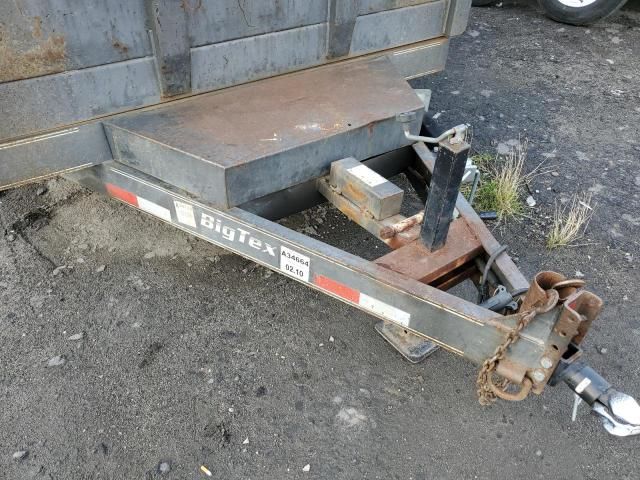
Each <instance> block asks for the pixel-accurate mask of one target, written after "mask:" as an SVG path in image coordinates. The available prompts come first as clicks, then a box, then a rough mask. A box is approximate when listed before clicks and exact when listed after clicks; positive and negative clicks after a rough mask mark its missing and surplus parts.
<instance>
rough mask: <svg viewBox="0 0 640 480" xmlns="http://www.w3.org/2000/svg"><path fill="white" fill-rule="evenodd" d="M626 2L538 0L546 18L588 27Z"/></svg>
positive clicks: (618, 0)
mask: <svg viewBox="0 0 640 480" xmlns="http://www.w3.org/2000/svg"><path fill="white" fill-rule="evenodd" d="M480 1H483V0H480ZM626 2H627V0H538V4H539V5H540V8H542V10H543V11H544V13H545V15H546V16H547V17H549V18H551V19H553V20H555V21H556V22H561V23H568V24H570V25H589V24H591V23H593V22H596V21H598V20H601V19H603V18H605V17H608V16H609V15H611V14H612V13H614V12H615V11H617V10H618V9H619V8H620V7H622V6H623V5H624V4H625V3H626Z"/></svg>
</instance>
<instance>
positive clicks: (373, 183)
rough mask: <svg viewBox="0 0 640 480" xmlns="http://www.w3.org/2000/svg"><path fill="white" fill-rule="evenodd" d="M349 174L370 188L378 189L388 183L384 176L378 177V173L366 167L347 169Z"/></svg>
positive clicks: (359, 166)
mask: <svg viewBox="0 0 640 480" xmlns="http://www.w3.org/2000/svg"><path fill="white" fill-rule="evenodd" d="M347 172H349V173H351V174H352V175H353V176H355V177H357V178H358V179H360V180H362V181H363V182H364V183H366V184H367V185H369V186H370V187H377V186H378V185H382V184H383V183H385V182H386V181H387V179H386V178H384V177H383V176H382V175H378V174H377V173H376V172H374V171H373V170H371V169H370V168H369V167H367V166H366V165H358V166H357V167H351V168H349V169H347Z"/></svg>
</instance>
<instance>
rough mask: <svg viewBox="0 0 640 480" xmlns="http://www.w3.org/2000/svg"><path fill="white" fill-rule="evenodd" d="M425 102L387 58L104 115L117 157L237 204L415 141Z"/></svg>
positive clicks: (213, 199)
mask: <svg viewBox="0 0 640 480" xmlns="http://www.w3.org/2000/svg"><path fill="white" fill-rule="evenodd" d="M423 109H424V106H423V104H422V102H421V100H420V99H419V98H418V96H417V95H416V94H415V93H414V92H413V90H412V89H411V87H410V86H409V84H408V83H407V82H406V81H405V80H404V79H403V78H402V76H401V75H400V74H398V73H397V72H396V70H395V68H394V66H393V65H392V64H391V62H390V61H389V60H387V59H386V58H377V59H366V60H358V61H353V62H346V63H341V64H335V65H329V66H324V67H319V68H316V69H312V70H307V71H304V72H300V73H295V74H289V75H284V76H281V77H275V78H270V79H267V80H261V81H258V82H254V83H252V84H248V85H242V86H239V87H233V88H230V89H227V90H223V91H220V92H215V93H209V94H204V95H199V96H196V97H191V98H189V99H185V100H183V101H178V102H174V103H172V104H171V105H168V106H164V107H158V108H154V109H151V110H145V111H144V112H133V113H131V114H125V115H123V116H119V117H118V118H116V119H113V120H109V121H107V122H105V123H104V125H105V130H106V132H107V135H108V137H109V141H110V144H111V148H112V152H113V155H114V157H115V159H116V160H117V161H119V162H122V163H125V164H127V165H129V166H131V167H133V168H135V169H137V170H139V171H142V172H144V173H146V174H148V175H151V176H153V177H156V178H158V179H160V180H163V181H165V182H167V183H169V184H172V185H175V186H177V187H180V188H182V189H184V190H186V191H187V192H190V193H192V194H194V195H196V196H197V197H199V198H201V199H203V200H205V201H208V202H210V203H211V204H213V205H214V206H217V207H219V208H229V207H232V206H235V205H240V204H242V203H244V202H247V201H250V200H254V199H256V198H260V197H262V196H264V195H268V194H270V193H273V192H277V191H280V190H283V189H285V188H289V187H291V186H293V185H296V184H299V183H301V182H304V181H307V180H311V179H313V178H316V177H319V176H321V175H324V174H327V173H328V172H329V167H330V165H331V162H333V161H335V160H339V159H342V158H345V157H355V158H356V159H358V160H364V159H366V158H369V157H372V156H375V155H379V154H382V153H385V152H388V151H391V150H394V149H397V148H400V147H402V146H405V145H408V144H409V143H410V142H409V141H408V140H406V138H405V137H404V134H403V132H402V128H401V127H400V125H399V124H398V123H397V122H396V120H395V116H396V114H398V113H402V112H408V111H413V112H416V113H417V118H416V120H415V122H414V123H415V124H414V125H412V131H415V132H416V133H417V131H418V129H419V125H420V123H421V118H422V112H423Z"/></svg>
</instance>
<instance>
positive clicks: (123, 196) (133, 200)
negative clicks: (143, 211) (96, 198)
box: [106, 183, 138, 207]
mask: <svg viewBox="0 0 640 480" xmlns="http://www.w3.org/2000/svg"><path fill="white" fill-rule="evenodd" d="M106 186H107V192H109V195H111V196H112V197H114V198H117V199H119V200H122V201H123V202H127V203H129V204H131V205H133V206H134V207H137V206H138V197H136V196H135V195H134V194H133V193H131V192H127V191H126V190H124V189H122V188H120V187H118V186H116V185H114V184H112V183H107V184H106Z"/></svg>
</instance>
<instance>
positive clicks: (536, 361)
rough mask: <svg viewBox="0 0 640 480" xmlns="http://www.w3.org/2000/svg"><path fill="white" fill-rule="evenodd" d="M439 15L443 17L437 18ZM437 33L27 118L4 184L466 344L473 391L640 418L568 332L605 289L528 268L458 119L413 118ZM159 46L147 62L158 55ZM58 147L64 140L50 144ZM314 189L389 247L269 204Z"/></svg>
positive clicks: (396, 335)
mask: <svg viewBox="0 0 640 480" xmlns="http://www.w3.org/2000/svg"><path fill="white" fill-rule="evenodd" d="M347 3H348V2H347ZM415 3H420V2H415ZM437 3H438V2H434V5H436V4H437ZM335 4H336V2H335V1H334V2H332V3H331V5H332V7H331V8H336V5H335ZM337 4H340V5H341V3H340V2H337ZM453 5H455V3H454V4H453ZM343 6H344V5H343ZM411 8H413V7H411ZM430 8H435V7H430ZM458 8H461V7H460V6H459V5H458ZM347 10H348V9H347ZM347 10H344V11H343V10H339V9H338V10H331V12H332V15H333V17H330V19H329V23H330V24H331V22H334V23H335V25H334V24H331V25H333V28H337V30H335V31H333V34H334V35H335V37H332V36H331V35H329V37H328V38H329V39H330V40H331V39H333V40H335V42H337V43H335V44H332V45H333V46H331V45H329V46H330V47H331V48H329V47H327V48H329V53H331V52H333V53H332V55H338V56H339V52H340V51H341V50H340V49H341V48H343V47H344V45H343V44H341V43H340V41H339V39H340V38H342V40H341V41H346V40H344V38H343V35H342V34H340V32H341V31H342V30H344V29H346V30H349V28H352V29H353V28H355V27H354V26H353V25H351V24H350V23H349V22H343V23H340V22H339V21H338V20H339V19H340V18H341V17H340V15H342V14H344V15H347V14H348V13H349V12H348V11H347ZM461 11H462V12H463V14H464V15H465V16H466V12H464V9H463V10H459V9H458V10H456V9H454V10H452V11H451V12H452V13H451V14H452V15H453V17H450V18H449V20H450V21H451V22H454V21H457V22H459V21H460V20H459V19H458V20H456V17H455V15H456V14H458V15H460V12H461ZM336 12H337V13H336ZM456 12H457V13H456ZM351 14H353V12H351ZM355 15H356V16H357V13H356V14H355ZM336 18H337V19H338V20H336ZM349 18H350V17H349ZM358 18H359V17H358ZM441 19H442V22H443V27H442V28H443V30H442V31H445V30H446V29H447V28H450V26H449V27H446V25H449V23H447V22H448V20H446V16H442V17H441ZM370 20H371V19H368V20H367V21H370ZM331 25H330V27H331ZM336 25H337V26H336ZM345 25H346V26H345ZM349 25H351V27H349ZM338 27H340V28H338ZM154 28H155V30H154V35H155V37H153V38H154V42H155V46H156V48H157V49H159V51H156V56H162V51H163V50H162V49H167V48H168V49H169V50H171V49H172V48H178V47H179V46H180V45H181V44H176V43H169V44H167V43H164V42H163V39H162V38H158V35H160V37H162V35H163V34H162V31H161V30H158V29H157V25H156V27H154ZM357 31H358V30H357V28H356V30H354V31H353V32H351V33H352V34H353V35H355V33H354V32H357ZM361 35H364V34H361ZM354 38H355V40H354V39H351V40H350V42H351V43H349V42H347V44H346V45H347V47H348V46H349V45H351V48H352V50H353V45H354V44H353V42H364V40H363V39H362V38H359V37H357V38H356V37H354ZM333 40H331V41H333ZM434 42H435V43H434ZM439 42H440V43H439ZM441 42H442V40H434V41H432V42H431V43H421V44H419V45H416V46H414V47H413V51H412V49H411V48H408V47H404V48H403V50H391V51H387V52H384V53H383V54H381V55H371V56H365V57H363V58H356V59H350V60H347V61H344V62H338V63H334V64H331V65H326V66H320V67H316V68H313V69H308V70H304V71H302V72H297V73H289V74H287V75H283V76H278V77H274V78H267V79H263V80H259V81H256V82H254V83H250V84H247V85H240V86H234V87H232V88H228V89H225V90H221V91H220V92H211V93H204V94H201V95H198V96H193V97H187V98H182V99H179V100H175V101H171V102H167V103H166V104H164V105H158V106H150V107H145V108H141V109H138V110H134V109H133V107H131V108H129V109H128V110H129V111H127V112H124V113H119V114H113V115H107V116H105V117H102V118H98V119H86V118H85V119H82V120H83V121H82V122H81V123H71V122H70V123H69V124H65V125H63V126H62V127H63V128H59V129H58V130H55V129H54V130H51V131H49V132H46V133H38V134H37V135H36V134H35V133H34V130H29V129H28V128H27V130H29V132H30V134H28V135H26V136H25V137H24V138H20V139H13V140H10V141H6V142H5V143H4V144H0V185H5V186H10V185H17V184H20V183H23V182H25V181H29V180H32V179H34V178H41V176H42V175H50V174H54V173H60V172H62V173H63V174H64V176H65V177H66V178H69V179H72V180H74V181H77V182H79V183H81V184H82V185H85V186H86V187H89V188H91V189H94V190H96V191H98V192H101V193H104V194H106V195H109V196H111V197H113V198H115V199H117V200H120V201H122V202H125V203H127V204H129V205H131V206H133V207H135V208H137V209H139V210H142V211H144V212H146V213H148V214H150V215H153V216H155V217H157V218H160V219H161V220H163V221H165V222H167V223H170V224H171V225H173V226H175V227H177V228H179V229H181V230H184V231H186V232H189V233H191V234H193V235H195V236H197V237H199V238H202V239H204V240H206V241H209V242H211V243H213V244H216V245H218V246H221V247H223V248H226V249H228V250H231V251H233V252H235V253H237V254H239V255H242V256H244V257H246V258H248V259H250V260H252V261H254V262H256V263H258V264H260V265H263V266H265V267H267V268H270V269H273V270H275V271H277V272H279V273H281V274H283V275H285V276H287V277H289V278H292V279H294V280H296V281H298V282H301V283H304V284H306V285H307V286H309V287H310V288H313V289H316V290H318V291H321V292H323V293H325V294H327V295H329V296H332V297H334V298H337V299H339V300H341V301H343V302H345V303H347V304H349V305H351V306H353V307H354V308H358V309H360V310H362V311H365V312H367V313H369V314H371V315H373V316H375V317H377V318H379V319H380V324H379V325H378V326H377V329H378V331H379V332H380V333H381V334H382V335H383V337H384V338H385V339H386V340H387V341H388V342H389V343H390V344H391V345H392V346H393V347H394V348H396V349H397V350H398V351H399V352H400V353H401V354H403V355H404V356H405V357H406V358H407V359H409V360H410V361H412V362H418V361H422V360H424V359H425V358H427V357H428V356H429V355H430V354H431V353H432V352H433V351H434V350H435V349H436V348H438V347H442V348H444V349H446V350H448V351H450V352H452V353H455V354H457V355H460V356H462V357H465V358H467V359H468V360H470V361H471V362H474V363H475V364H477V365H478V366H479V373H478V378H477V391H478V396H479V400H480V402H481V403H483V404H488V403H491V402H493V401H494V400H496V399H498V398H500V399H504V400H523V399H524V398H526V397H527V396H528V395H529V394H531V393H534V394H541V393H542V392H543V390H544V388H545V386H546V385H547V384H553V385H555V384H557V383H560V382H564V383H566V384H567V385H568V386H569V387H570V388H571V389H572V390H573V391H574V392H575V393H576V395H578V396H579V397H581V398H582V399H584V401H585V402H586V403H588V404H589V405H590V406H591V407H592V408H593V411H594V412H595V413H596V414H597V415H599V416H600V417H601V419H602V421H603V424H604V426H605V428H606V429H607V431H609V432H610V433H612V434H613V435H618V436H625V435H635V434H638V433H640V406H638V404H637V402H636V401H635V400H634V399H633V398H631V397H629V396H628V395H625V394H623V393H621V392H618V391H616V390H614V389H613V388H612V387H611V386H610V385H609V384H608V383H607V382H606V381H605V380H604V379H603V378H602V377H600V376H599V375H598V374H597V373H596V372H594V371H593V369H591V368H590V367H588V366H587V365H586V364H585V363H583V361H582V359H581V351H580V348H579V344H580V343H581V341H582V340H583V339H584V337H585V335H586V333H587V331H588V329H589V327H590V325H591V323H592V322H593V321H594V320H595V319H596V317H597V315H598V313H599V312H600V310H601V308H602V301H601V300H600V298H598V297H597V296H596V295H594V294H593V293H590V292H589V291H587V290H585V289H584V282H583V281H581V280H575V279H567V278H565V277H564V276H562V275H560V274H558V273H554V272H542V273H539V274H538V275H536V277H535V278H534V279H533V281H532V282H531V283H530V282H528V281H527V280H526V279H525V278H524V277H523V275H522V274H521V273H520V271H519V270H518V269H517V267H516V266H515V264H514V263H513V262H512V260H511V259H510V258H509V255H508V254H507V252H506V247H504V246H502V245H500V244H499V242H498V241H497V240H496V239H495V238H494V237H493V236H492V234H491V233H490V232H489V230H488V229H487V228H486V227H485V225H484V223H483V221H482V220H481V219H480V218H479V217H478V215H477V214H476V212H475V211H474V210H473V208H472V207H471V206H470V205H469V203H468V202H467V201H466V200H465V198H464V197H463V196H462V195H460V194H459V189H460V185H461V182H462V181H463V179H465V178H468V177H469V174H470V173H472V171H473V167H472V166H471V165H469V164H468V162H467V160H468V158H467V157H468V152H469V144H468V143H467V140H466V130H467V127H466V126H465V125H461V126H458V127H455V128H453V129H451V130H449V131H447V132H444V133H440V132H438V133H437V134H436V133H435V132H428V131H422V132H421V128H422V123H423V122H422V117H423V115H424V113H425V107H426V105H425V104H424V103H423V100H422V99H421V98H420V97H419V96H418V95H416V93H415V92H414V91H412V89H411V88H410V86H409V85H408V83H407V82H406V81H405V79H404V78H406V77H408V76H411V71H408V70H407V65H408V64H407V59H410V58H415V57H412V55H415V54H416V52H417V53H418V54H420V55H421V54H423V53H424V51H423V50H424V48H427V47H428V48H433V46H434V45H441V44H442V43H441ZM348 51H349V48H347V52H348ZM336 52H338V53H336ZM430 52H431V53H433V52H434V51H433V50H431V51H430ZM165 53H166V52H165ZM167 55H168V54H167ZM170 57H171V56H170V55H168V56H167V58H160V59H158V63H159V64H160V65H163V64H164V65H168V64H171V63H170V61H173V60H175V58H173V60H171V58H172V57H171V58H170ZM185 58H187V57H184V58H182V61H181V62H182V63H180V62H178V64H179V65H183V64H184V62H183V61H186V60H185ZM419 58H424V57H419ZM191 60H193V52H192V57H191ZM163 62H169V63H163ZM171 65H174V64H171ZM174 66H175V65H174ZM166 73H167V72H164V73H163V72H160V73H159V75H160V77H161V78H160V80H162V81H161V82H160V83H159V84H160V85H161V86H162V88H163V89H169V90H168V92H169V93H171V92H173V91H174V90H175V89H178V91H179V93H180V94H183V93H184V92H185V91H187V90H189V89H190V88H191V86H192V85H193V83H194V76H193V75H191V76H185V75H173V76H167V75H166ZM183 73H184V72H183ZM192 73H193V71H192ZM174 74H175V72H174ZM187 80H189V82H190V83H189V82H187ZM200 80H202V78H201V79H200ZM172 82H173V83H172ZM176 82H178V83H176ZM1 86H2V85H1V84H0V87H1ZM169 87H171V88H169ZM29 88H31V86H29ZM172 89H173V90H172ZM185 89H186V90H185ZM423 98H424V96H423ZM45 117H47V118H53V117H50V116H47V115H45ZM47 121H48V120H47ZM52 121H53V120H52ZM36 123H38V122H36ZM54 123H55V122H54ZM423 130H424V129H423ZM421 134H422V136H421ZM424 135H430V136H424ZM434 147H437V149H436V148H434ZM56 152H64V153H65V155H66V156H65V157H64V158H62V159H59V158H55V159H52V160H51V161H49V160H48V159H49V158H51V156H55V155H56ZM400 173H403V174H405V175H406V176H407V178H408V179H409V181H410V183H411V185H412V186H413V188H414V189H415V191H416V193H417V194H418V195H419V196H420V197H421V198H422V199H423V200H424V202H425V204H424V209H420V210H419V211H414V212H409V214H408V215H403V214H401V206H402V200H403V196H404V194H405V192H404V190H402V189H401V188H399V187H398V186H397V185H394V184H393V183H391V182H390V181H389V180H388V178H390V177H393V176H395V175H397V174H400ZM323 201H329V202H330V203H331V204H333V205H334V206H335V207H336V208H337V209H338V210H340V211H341V212H342V213H344V214H345V215H346V216H347V217H349V218H350V219H351V220H352V221H353V222H355V223H357V224H358V225H360V226H361V227H363V228H364V229H366V230H367V231H368V232H369V233H370V234H371V235H373V236H374V237H376V238H377V239H378V240H379V241H380V242H383V243H384V244H386V245H387V246H388V247H389V248H388V249H387V250H388V253H386V254H385V255H383V256H381V257H380V258H377V259H375V260H374V261H369V260H365V259H363V258H360V257H358V256H356V255H353V254H350V253H347V252H345V251H342V250H340V249H338V248H335V247H333V246H330V245H327V244H325V243H323V242H321V241H318V240H316V239H313V238H310V237H308V236H306V235H303V234H301V233H299V232H294V231H292V230H289V229H287V228H286V227H284V226H282V225H280V224H278V223H276V222H275V221H274V220H277V219H279V218H282V217H284V216H287V215H289V214H291V213H295V212H299V211H302V210H305V209H307V208H309V207H310V206H313V205H315V204H318V203H320V202H323ZM405 213H406V212H405ZM466 280H471V281H472V282H473V283H474V284H475V286H476V287H477V288H478V291H479V299H478V302H476V303H473V302H470V301H467V300H464V299H462V298H459V297H457V296H455V295H453V294H451V293H448V292H447V291H448V290H450V289H451V288H453V287H454V286H456V285H458V284H460V283H462V282H463V281H466Z"/></svg>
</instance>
